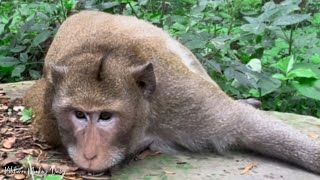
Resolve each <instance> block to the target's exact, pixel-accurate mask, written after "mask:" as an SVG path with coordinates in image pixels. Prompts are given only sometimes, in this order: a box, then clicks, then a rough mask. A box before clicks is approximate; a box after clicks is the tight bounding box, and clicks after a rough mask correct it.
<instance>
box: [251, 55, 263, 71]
mask: <svg viewBox="0 0 320 180" xmlns="http://www.w3.org/2000/svg"><path fill="white" fill-rule="evenodd" d="M247 67H248V68H249V69H251V70H252V71H256V72H261V67H262V66H261V61H260V59H256V58H254V59H251V60H250V62H249V63H248V64H247Z"/></svg>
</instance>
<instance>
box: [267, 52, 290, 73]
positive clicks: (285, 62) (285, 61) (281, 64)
mask: <svg viewBox="0 0 320 180" xmlns="http://www.w3.org/2000/svg"><path fill="white" fill-rule="evenodd" d="M293 64H294V58H293V57H292V56H291V57H290V58H289V57H284V58H282V59H280V60H279V61H278V62H277V63H276V64H273V65H272V66H273V67H275V68H277V69H279V70H281V71H282V72H283V73H284V74H287V73H288V72H289V71H290V70H291V69H292V67H293Z"/></svg>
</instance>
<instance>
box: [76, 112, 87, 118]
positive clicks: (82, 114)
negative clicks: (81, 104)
mask: <svg viewBox="0 0 320 180" xmlns="http://www.w3.org/2000/svg"><path fill="white" fill-rule="evenodd" d="M74 114H75V115H76V117H77V118H78V119H85V118H86V115H85V114H84V112H81V111H75V112H74Z"/></svg>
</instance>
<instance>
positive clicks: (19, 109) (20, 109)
mask: <svg viewBox="0 0 320 180" xmlns="http://www.w3.org/2000/svg"><path fill="white" fill-rule="evenodd" d="M24 108H25V107H24V106H13V110H14V111H16V112H18V111H23V110H24Z"/></svg>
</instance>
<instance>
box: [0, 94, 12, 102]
mask: <svg viewBox="0 0 320 180" xmlns="http://www.w3.org/2000/svg"><path fill="white" fill-rule="evenodd" d="M9 101H10V98H9V97H8V96H2V95H0V104H8V103H9Z"/></svg>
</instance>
